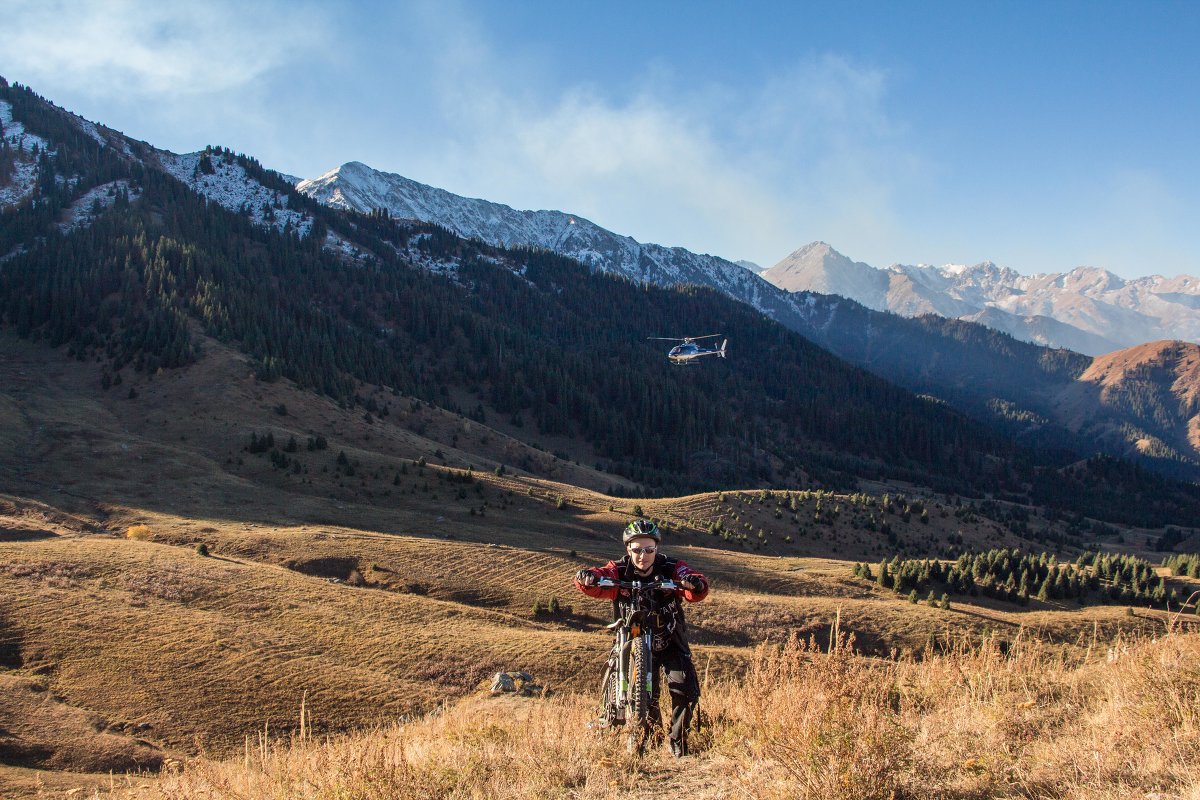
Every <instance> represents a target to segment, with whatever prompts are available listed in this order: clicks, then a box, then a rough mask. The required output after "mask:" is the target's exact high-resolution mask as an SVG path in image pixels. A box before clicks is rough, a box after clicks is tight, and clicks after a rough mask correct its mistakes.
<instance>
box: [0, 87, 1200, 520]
mask: <svg viewBox="0 0 1200 800" xmlns="http://www.w3.org/2000/svg"><path fill="white" fill-rule="evenodd" d="M0 98H2V99H4V100H6V101H7V102H9V103H11V104H12V106H13V109H14V116H15V117H16V118H18V119H20V120H21V121H22V122H23V123H24V124H25V126H26V128H27V129H28V130H29V131H31V132H33V133H36V134H37V135H38V136H40V137H42V138H43V139H45V140H47V141H48V142H50V143H51V147H50V148H47V149H48V150H49V152H40V153H38V154H37V158H38V160H39V161H38V163H39V169H38V176H39V178H38V180H39V184H38V187H37V190H36V191H35V193H34V196H33V197H32V199H30V200H29V201H27V202H25V203H24V204H22V205H21V206H19V207H16V208H9V209H5V210H4V212H3V216H0V256H2V257H3V259H4V260H3V262H2V264H0V324H3V326H4V327H6V328H7V329H9V330H12V331H14V332H15V333H16V334H18V335H19V336H22V337H26V338H31V339H36V340H40V341H45V342H47V343H48V344H50V345H52V346H55V347H61V348H64V349H65V350H66V352H68V353H70V354H71V355H72V356H74V357H76V358H78V359H79V360H81V361H86V362H90V363H94V362H98V367H97V383H98V384H99V383H100V382H101V381H102V380H103V379H104V378H105V377H106V376H107V377H109V378H110V379H111V376H114V375H117V374H119V373H120V372H121V371H122V370H134V371H141V372H150V373H153V372H155V371H157V370H160V369H178V368H186V367H187V365H189V364H191V363H193V362H194V361H196V360H197V359H198V358H202V357H203V336H202V335H200V334H201V333H202V334H203V335H204V336H210V337H213V338H215V339H217V340H220V341H222V342H226V343H229V344H232V345H234V346H236V347H238V348H239V349H241V350H242V351H244V352H245V353H246V354H248V355H249V356H250V357H251V358H252V359H253V360H254V363H255V365H256V369H257V372H258V376H259V378H260V379H261V380H263V381H274V380H280V379H286V380H291V381H294V382H296V383H297V384H298V385H300V386H302V387H305V388H308V389H311V390H312V391H315V392H320V393H323V394H326V395H329V396H331V397H334V398H336V399H338V400H340V401H343V402H345V403H349V404H353V403H355V402H356V398H357V396H358V393H359V388H360V384H361V383H368V384H378V385H382V386H385V387H389V388H391V389H393V390H394V391H395V392H396V393H398V394H404V395H412V396H415V397H418V398H421V399H423V400H426V401H428V402H431V403H435V404H438V405H442V406H444V407H446V408H449V409H450V410H453V411H457V412H460V413H464V414H467V415H470V416H473V417H475V418H477V419H481V420H482V421H486V419H487V417H488V416H490V415H501V416H502V417H503V418H504V419H505V420H506V421H508V422H510V423H512V424H514V425H520V426H522V427H523V429H525V430H527V431H528V432H529V436H530V439H531V440H536V437H537V436H540V435H542V436H556V435H562V436H569V437H575V438H578V439H581V440H585V441H586V442H588V443H589V444H590V445H591V448H592V450H593V452H594V453H595V454H596V459H597V461H598V466H600V467H601V468H603V469H607V470H611V471H613V472H616V473H619V474H622V475H625V476H627V477H629V478H632V479H634V480H636V481H638V482H640V483H641V484H643V485H644V486H646V487H647V489H648V490H649V491H658V492H667V491H670V492H679V491H687V490H697V489H714V488H723V487H729V486H734V485H781V486H795V485H801V484H803V483H804V482H805V481H812V482H816V483H817V484H818V485H824V486H827V487H849V486H852V485H853V483H854V480H855V478H857V477H865V478H892V479H904V480H910V481H914V482H918V483H921V484H924V485H928V486H931V487H933V488H934V489H935V490H938V491H943V492H954V493H956V494H962V495H966V496H981V495H982V494H984V493H992V494H995V495H997V496H1002V497H1006V498H1010V499H1018V498H1027V499H1036V500H1038V501H1040V502H1045V503H1047V504H1050V505H1053V506H1056V507H1059V508H1063V509H1065V510H1069V511H1073V512H1076V513H1081V514H1087V515H1090V516H1096V517H1099V518H1104V519H1111V520H1116V521H1122V522H1136V523H1139V524H1147V525H1161V524H1164V523H1167V522H1175V523H1177V524H1178V523H1183V524H1190V523H1189V520H1194V519H1195V518H1196V517H1197V516H1200V493H1198V492H1197V491H1196V489H1195V487H1192V486H1188V485H1185V484H1181V483H1174V482H1171V481H1167V480H1165V479H1162V478H1159V477H1157V476H1153V475H1150V474H1149V473H1146V472H1144V471H1143V470H1141V469H1139V468H1137V467H1135V466H1132V465H1129V464H1125V463H1124V462H1116V463H1113V462H1111V460H1109V461H1106V460H1103V459H1093V460H1091V461H1084V462H1080V463H1077V464H1075V466H1073V467H1072V468H1071V470H1070V471H1068V472H1067V473H1065V474H1067V476H1068V477H1067V479H1066V480H1065V481H1064V480H1062V479H1061V477H1060V476H1061V475H1062V474H1064V473H1062V472H1061V471H1060V468H1061V467H1063V466H1064V465H1065V464H1066V463H1067V462H1068V461H1070V460H1074V458H1073V457H1072V458H1066V457H1065V456H1064V454H1063V453H1061V452H1055V453H1050V452H1039V451H1034V450H1031V449H1028V448H1024V447H1021V446H1018V445H1017V444H1015V443H1014V442H1013V441H1012V440H1011V439H1009V438H1008V437H1007V436H1006V435H1005V434H1004V433H1002V432H1000V431H998V430H995V429H992V428H988V427H986V426H984V425H983V424H981V423H978V422H976V421H973V420H971V419H969V418H967V417H965V416H964V415H962V414H959V413H957V412H955V411H953V410H951V409H949V408H948V407H947V406H946V405H945V404H943V403H940V402H937V401H935V400H932V399H928V398H920V397H917V396H915V395H913V394H910V393H909V392H907V391H904V390H902V389H899V388H897V387H895V386H893V385H892V384H889V383H887V382H886V381H884V380H882V379H880V378H877V377H874V376H872V375H870V374H868V373H866V372H864V371H862V370H860V369H857V368H853V367H850V366H848V365H847V364H845V363H844V362H842V361H840V360H838V359H837V358H835V357H834V356H832V355H831V354H830V353H828V352H827V351H825V350H823V349H821V348H819V347H817V346H816V345H814V344H813V343H811V342H810V341H808V340H807V339H805V338H804V337H802V336H800V335H799V334H797V333H794V332H791V331H789V330H787V329H785V328H783V327H782V326H780V325H778V324H776V323H774V322H772V321H770V320H768V319H767V318H766V317H764V316H763V315H762V314H760V313H759V312H757V311H756V310H754V309H753V308H751V307H749V306H746V305H743V304H740V303H738V302H736V301H733V300H731V299H729V298H727V297H725V296H723V295H720V294H718V293H716V292H714V291H713V290H710V289H704V288H698V287H677V288H676V289H675V290H667V289H662V288H656V287H652V286H647V285H639V284H635V283H631V282H629V281H626V280H623V279H619V278H615V277H612V276H607V275H603V274H598V273H593V272H590V271H589V270H588V269H587V268H585V267H584V266H582V265H580V264H578V263H577V262H574V261H571V260H569V259H566V258H564V257H561V256H558V255H555V254H553V253H550V252H547V251H535V250H525V249H514V250H505V249H502V248H496V247H491V246H487V245H483V244H481V243H479V242H476V241H468V240H463V239H461V238H458V237H456V236H454V235H453V234H451V233H449V232H448V231H446V230H443V229H441V228H438V227H436V226H433V225H428V224H416V223H412V222H407V221H402V220H395V219H391V218H389V217H388V216H387V215H386V214H382V213H380V214H372V215H360V214H353V213H346V212H340V211H334V210H331V209H327V208H325V207H322V206H320V205H318V204H316V203H315V202H314V201H311V200H309V199H307V198H305V197H303V196H302V195H299V194H297V193H296V192H295V191H294V190H293V189H292V187H291V186H290V185H289V184H288V183H286V182H285V181H284V180H283V179H282V178H280V177H279V176H278V175H276V174H275V173H272V172H269V171H267V170H265V169H263V168H262V167H261V166H260V165H259V164H258V163H257V162H255V161H253V160H252V159H249V158H247V157H245V156H240V155H235V154H233V153H231V152H229V151H227V150H223V149H220V148H210V150H209V151H207V153H206V159H207V160H208V163H209V165H210V166H209V168H211V163H212V160H224V161H226V162H230V163H233V162H236V163H237V164H239V165H240V166H241V167H242V168H243V169H245V170H246V172H247V173H248V174H249V175H250V176H252V177H254V178H255V179H256V180H258V181H259V182H260V183H261V184H263V185H264V186H267V187H268V188H271V189H273V190H275V191H276V192H277V193H278V194H279V195H280V196H282V197H286V205H287V207H288V208H289V209H291V210H293V211H298V212H300V213H301V214H303V215H304V218H305V220H306V222H310V223H311V225H310V226H309V227H307V230H306V234H305V235H301V232H300V231H298V230H295V229H292V228H291V227H290V226H284V227H283V228H282V229H279V228H268V227H264V226H262V225H259V224H256V223H255V222H254V221H252V219H251V218H250V214H249V213H248V211H249V209H243V212H244V213H237V212H234V211H229V210H226V209H224V208H222V207H220V206H218V205H217V204H215V203H212V202H209V201H207V200H205V199H204V198H203V197H202V196H200V195H198V194H196V193H195V192H193V191H192V190H191V189H189V188H188V187H186V186H185V185H184V184H182V183H181V182H179V181H178V180H176V179H175V178H173V177H172V176H170V175H169V174H167V173H166V172H164V171H162V170H160V169H158V168H156V166H155V153H154V151H153V150H152V148H150V147H148V146H146V145H142V144H140V143H136V142H134V143H128V144H127V145H126V146H124V147H116V146H113V144H112V142H111V141H110V143H109V144H107V145H101V144H100V142H99V141H97V139H96V138H95V137H91V136H88V135H86V134H85V133H84V132H83V131H82V130H81V129H80V128H79V127H78V126H77V125H76V124H75V123H74V122H72V121H71V120H70V118H69V117H68V116H67V115H66V113H65V112H63V111H61V110H59V109H57V108H55V107H53V106H52V105H50V104H49V103H47V102H46V101H44V100H42V99H41V98H39V97H37V96H36V95H35V94H33V93H32V92H31V91H29V90H28V89H26V88H23V87H19V86H8V85H7V84H4V85H3V86H0ZM122 141H126V142H127V140H124V139H122ZM204 163H205V160H202V161H201V166H202V167H203V164H204ZM113 182H120V183H121V186H120V188H119V189H116V190H114V191H115V192H116V196H115V197H114V198H113V202H112V203H111V204H110V205H108V206H107V207H105V208H99V207H98V208H97V209H96V214H95V216H94V219H92V220H91V222H90V224H88V225H84V226H78V227H75V228H73V229H70V230H69V231H67V232H64V231H63V229H62V228H61V227H60V225H59V223H60V221H61V220H62V219H63V218H64V216H65V214H66V212H67V211H68V209H69V208H70V207H71V206H72V204H73V203H75V202H76V200H77V199H78V198H79V197H80V196H81V195H82V194H83V193H84V192H86V191H88V190H89V189H92V188H94V187H100V186H105V185H107V184H112V183H113ZM265 212H266V213H265V216H266V217H267V218H270V216H271V214H270V212H271V209H265ZM330 243H340V244H342V245H346V246H340V247H330V246H327V245H329V244H330ZM713 332H720V333H722V334H723V335H724V336H726V337H728V339H729V342H730V344H729V353H730V356H729V358H727V359H724V360H721V359H709V360H708V361H706V362H704V363H701V364H698V365H693V366H688V367H678V366H672V365H671V364H669V363H668V361H667V359H666V358H665V352H664V351H665V348H664V347H660V346H659V345H661V344H662V343H660V342H653V343H652V342H647V341H646V338H647V337H650V336H682V335H698V334H701V333H713ZM218 390H219V389H218ZM464 391H465V392H466V393H467V394H468V395H470V396H472V397H474V398H476V400H477V402H476V403H475V404H474V405H473V406H469V407H466V408H462V407H459V406H458V405H457V404H456V403H455V402H454V401H453V400H452V399H451V398H452V397H461V396H462V392H464ZM1074 482H1078V483H1079V484H1081V485H1082V486H1084V487H1086V488H1085V489H1083V490H1076V488H1075V484H1074Z"/></svg>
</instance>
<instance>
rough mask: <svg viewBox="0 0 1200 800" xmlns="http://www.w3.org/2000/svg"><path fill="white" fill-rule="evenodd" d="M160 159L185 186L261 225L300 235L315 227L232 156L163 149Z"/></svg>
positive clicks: (302, 235)
mask: <svg viewBox="0 0 1200 800" xmlns="http://www.w3.org/2000/svg"><path fill="white" fill-rule="evenodd" d="M158 158H159V163H160V164H162V167H163V169H165V170H166V171H167V172H168V173H170V174H171V175H173V176H174V177H175V178H177V179H179V180H180V181H182V182H183V183H184V184H185V185H187V186H188V187H190V188H191V189H193V190H194V191H196V192H197V193H199V194H201V195H203V196H204V197H206V198H208V199H209V200H211V201H212V202H214V203H217V204H218V205H220V206H221V207H223V208H226V209H228V210H230V211H233V212H236V213H240V214H246V215H247V216H249V217H250V219H251V220H253V221H254V222H255V223H256V224H258V225H262V226H263V227H266V228H275V229H276V230H280V231H283V230H289V229H290V230H291V231H292V232H293V233H296V234H298V235H299V236H301V237H304V236H307V235H308V233H309V231H310V229H311V228H312V219H311V218H310V217H309V216H308V215H307V214H304V213H303V212H300V211H296V210H294V209H291V208H288V196H287V195H286V194H284V193H283V192H277V191H275V190H274V189H268V188H267V187H266V186H263V185H262V184H261V183H259V182H258V181H257V180H255V179H254V178H252V177H251V176H250V175H249V174H248V173H247V172H246V170H245V168H243V167H242V165H241V164H239V163H238V162H237V159H236V158H234V157H233V156H231V155H228V154H224V153H217V152H210V153H205V152H203V151H202V152H197V153H185V154H183V155H177V154H175V153H168V152H160V153H159V156H158ZM202 161H203V162H206V164H207V166H205V165H204V164H202ZM209 170H211V172H210V171H209Z"/></svg>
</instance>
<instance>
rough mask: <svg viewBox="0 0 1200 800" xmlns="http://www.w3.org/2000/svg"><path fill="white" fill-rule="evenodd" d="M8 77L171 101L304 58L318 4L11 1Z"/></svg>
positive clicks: (234, 84)
mask: <svg viewBox="0 0 1200 800" xmlns="http://www.w3.org/2000/svg"><path fill="white" fill-rule="evenodd" d="M0 7H2V9H3V10H2V12H0V16H2V17H3V19H4V26H5V29H6V33H5V34H4V53H3V56H2V60H3V68H4V69H5V70H6V71H8V70H11V74H10V77H20V78H22V79H24V80H26V81H28V82H37V83H39V84H42V85H69V86H71V87H73V88H74V89H76V90H79V91H87V92H90V93H92V94H93V95H109V96H116V95H119V96H122V97H126V98H127V97H129V96H130V95H135V96H139V97H143V98H148V97H167V98H169V99H171V100H172V101H176V100H180V99H185V98H187V97H191V96H195V95H200V94H220V93H222V92H227V91H229V90H231V89H236V88H238V87H241V86H244V85H245V84H248V83H250V82H252V81H254V80H255V79H257V78H259V77H261V76H262V75H264V74H265V73H267V72H269V71H270V70H272V69H275V68H277V67H279V66H281V65H283V64H285V63H286V62H288V61H289V60H292V59H294V58H296V57H297V54H298V52H301V50H298V49H297V46H298V45H299V46H301V47H302V46H303V45H304V44H306V43H308V42H310V41H312V40H313V39H314V36H315V35H316V31H318V30H319V29H320V26H319V25H317V24H314V23H315V17H316V16H317V12H316V11H314V9H313V8H311V7H308V6H305V5H303V4H299V3H288V4H283V3H271V2H268V3H259V4H246V3H235V2H230V1H229V0H211V1H210V2H196V3H175V2H166V3H164V2H154V1H153V0H110V1H109V2H87V0H75V1H72V0H6V2H3V3H0Z"/></svg>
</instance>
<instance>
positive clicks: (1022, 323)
mask: <svg viewBox="0 0 1200 800" xmlns="http://www.w3.org/2000/svg"><path fill="white" fill-rule="evenodd" d="M763 277H764V278H766V279H767V280H769V281H771V282H772V283H774V284H775V285H776V286H779V287H780V288H783V289H786V290H787V291H790V292H799V291H811V292H820V293H822V294H836V295H841V296H842V297H846V298H849V299H852V300H855V301H856V302H859V303H862V304H863V305H865V306H867V307H868V308H872V309H875V310H878V311H891V312H894V313H897V314H901V315H904V316H909V317H913V316H919V315H921V314H938V315H939V316H943V317H948V318H951V319H963V320H968V321H971V322H979V323H981V324H983V325H987V326H988V327H991V328H995V329H996V330H1001V331H1004V332H1005V333H1008V334H1010V335H1012V336H1014V337H1016V338H1018V339H1022V340H1024V341H1029V342H1035V343H1037V344H1043V345H1046V346H1049V347H1065V348H1067V349H1070V350H1075V351H1076V352H1080V353H1085V354H1087V355H1100V354H1102V353H1108V352H1111V351H1113V350H1119V349H1121V348H1124V347H1132V346H1134V345H1138V344H1142V343H1145V342H1148V341H1155V340H1160V339H1179V340H1185V341H1196V340H1200V279H1198V278H1193V277H1190V276H1187V275H1181V276H1179V277H1176V278H1165V277H1163V276H1161V275H1150V276H1147V277H1144V278H1137V279H1134V280H1124V279H1122V278H1120V277H1118V276H1116V275H1114V274H1113V273H1111V272H1108V271H1106V270H1102V269H1097V268H1095V267H1077V268H1075V269H1073V270H1071V271H1070V272H1066V273H1054V274H1048V275H1033V276H1027V275H1021V274H1020V273H1018V272H1016V271H1015V270H1012V269H1009V268H1007V267H999V266H997V265H996V264H993V263H991V262H990V261H985V262H982V263H980V264H976V265H974V266H963V265H948V266H943V267H933V266H928V265H919V266H909V265H902V264H895V265H892V266H890V267H887V268H886V269H877V268H875V267H872V266H870V265H868V264H864V263H862V262H856V261H851V260H850V259H849V258H847V257H846V256H844V255H842V254H841V253H839V252H837V251H836V250H834V249H833V248H832V247H830V246H829V245H828V244H826V243H824V242H813V243H811V244H808V245H805V246H804V247H801V248H800V249H799V250H797V251H795V252H794V253H792V254H791V255H789V256H788V257H787V258H785V259H783V260H782V261H780V262H779V263H778V264H776V265H775V266H773V267H771V268H770V269H769V270H767V271H766V272H764V273H763Z"/></svg>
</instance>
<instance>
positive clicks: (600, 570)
mask: <svg viewBox="0 0 1200 800" xmlns="http://www.w3.org/2000/svg"><path fill="white" fill-rule="evenodd" d="M591 570H592V572H594V573H596V577H599V578H609V579H610V580H614V581H615V580H617V579H618V578H620V570H619V568H618V567H617V565H616V563H615V562H612V561H610V562H608V563H607V564H605V565H604V566H603V567H592V568H591ZM575 588H576V589H578V590H579V591H581V592H583V593H584V594H586V595H587V596H588V597H594V598H596V599H597V600H615V599H616V597H617V592H618V591H619V590H618V589H617V588H616V587H615V586H614V587H609V588H607V589H606V588H603V587H601V586H584V585H583V584H582V583H580V582H579V581H575Z"/></svg>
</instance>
